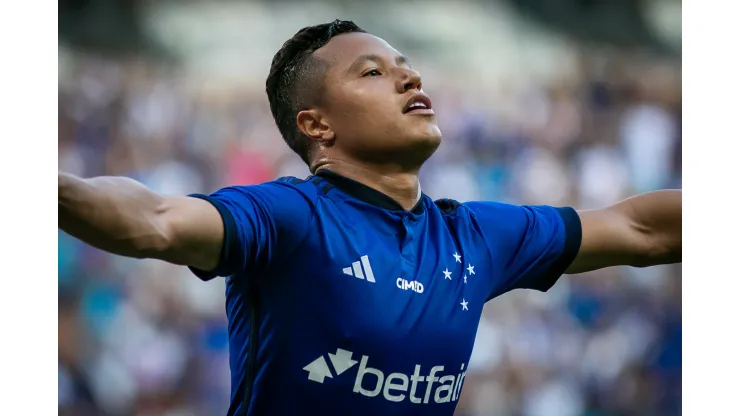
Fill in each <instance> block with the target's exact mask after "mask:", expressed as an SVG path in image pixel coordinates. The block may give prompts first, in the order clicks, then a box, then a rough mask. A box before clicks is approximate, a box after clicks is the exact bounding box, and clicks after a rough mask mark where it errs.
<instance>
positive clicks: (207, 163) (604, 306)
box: [58, 0, 681, 416]
mask: <svg viewBox="0 0 740 416" xmlns="http://www.w3.org/2000/svg"><path fill="white" fill-rule="evenodd" d="M335 18H343V19H351V20H354V21H356V22H357V23H358V24H359V25H360V26H362V27H363V28H365V29H366V30H369V31H370V32H372V33H374V34H377V35H379V36H381V37H383V38H385V39H387V40H388V41H389V42H390V43H391V44H393V45H394V46H395V47H396V48H398V49H399V50H401V51H402V52H403V53H405V54H406V55H408V56H410V58H411V59H412V61H413V62H414V66H415V67H416V68H417V69H419V70H420V72H421V73H422V76H423V78H424V85H425V90H426V91H427V92H428V93H429V94H430V95H431V96H432V98H433V99H434V103H435V109H436V110H437V114H438V115H439V123H440V127H441V129H442V131H443V133H444V137H445V140H444V143H443V145H442V147H441V148H440V150H439V152H438V153H437V154H436V155H435V156H434V157H433V158H432V160H430V161H429V163H428V164H427V165H426V167H425V168H424V170H423V177H422V180H423V189H424V191H425V192H426V193H427V194H429V195H430V196H432V197H433V198H436V197H451V198H456V199H458V200H461V201H465V200H475V199H489V200H500V201H505V202H512V203H528V204H540V203H542V204H551V205H573V206H575V207H576V208H579V209H580V208H590V207H596V206H600V205H604V204H609V203H612V202H614V201H616V200H618V199H620V198H622V197H625V196H627V195H630V194H632V193H635V192H644V191H649V190H653V189H658V188H663V187H681V63H680V49H681V2H680V1H673V0H655V1H642V2H641V1H638V0H620V1H619V2H613V1H599V0H559V1H557V2H548V1H545V0H511V1H504V0H498V1H479V2H475V1H458V2H453V1H440V0H437V1H424V2H422V1H412V2H393V1H381V0H376V1H373V2H342V1H336V0H335V1H331V0H324V1H315V0H313V1H304V2H289V1H270V2H266V1H265V2H258V1H242V2H238V1H133V0H128V1H106V2H95V1H92V0H64V1H62V0H60V2H59V142H58V144H59V168H60V169H62V170H65V171H69V172H73V173H76V174H79V175H84V176H93V175H103V174H106V175H126V176H130V177H133V178H136V179H138V180H140V181H142V182H143V183H145V184H146V185H148V186H150V187H152V188H153V189H155V190H158V191H161V192H165V193H173V194H185V193H191V192H211V191H213V190H215V189H217V188H219V187H221V186H225V185H229V184H249V183H258V182H262V181H268V180H271V179H273V178H276V177H279V176H284V175H294V176H299V177H302V176H306V175H308V171H307V169H306V168H305V167H304V166H302V163H301V162H300V160H299V159H298V157H297V156H294V155H293V154H291V153H290V151H289V150H288V148H287V147H286V146H285V144H284V143H283V141H282V139H281V138H280V136H279V134H278V131H277V129H276V128H275V126H274V124H273V121H272V118H271V116H270V112H269V107H268V105H267V99H266V96H265V94H264V80H265V77H266V76H267V71H268V69H269V64H270V60H271V58H272V55H273V54H274V53H275V52H276V51H277V50H278V48H279V47H280V45H281V44H282V42H284V41H285V40H286V39H287V38H289V37H290V36H292V35H293V34H294V33H295V32H296V31H297V30H298V29H299V28H301V27H303V26H306V25H310V24H316V23H319V22H326V21H330V20H333V19H335ZM223 290H224V288H223V282H222V281H219V280H216V281H212V282H209V283H202V282H200V281H199V280H198V279H196V278H194V277H193V276H191V275H190V274H189V272H188V271H187V270H186V269H185V268H181V267H175V266H170V265H167V264H164V263H161V262H157V261H137V260H130V259H124V258H120V257H114V256H111V255H107V254H105V253H102V252H100V251H97V250H95V249H92V248H90V247H87V246H84V245H82V244H80V243H79V242H77V241H75V240H73V239H71V238H70V237H68V236H66V235H64V234H62V233H60V234H59V410H60V414H66V415H98V414H100V415H108V414H110V415H137V416H144V415H167V416H185V415H216V414H224V413H225V409H226V408H227V406H228V395H229V376H228V362H227V348H226V340H227V338H226V327H225V320H224V305H223ZM469 368H470V369H469V371H468V375H467V380H466V384H465V388H464V391H463V394H462V397H461V399H460V401H459V405H458V412H457V414H458V415H468V416H474V415H476V416H477V415H501V416H507V415H511V416H519V415H521V416H571V415H572V416H612V415H615V416H616V415H678V414H680V399H681V267H680V266H670V267H656V268H651V269H630V268H613V269H607V270H603V271H599V272H594V273H588V274H584V275H579V276H568V277H565V278H563V279H561V280H560V282H559V283H558V284H557V285H556V286H555V287H554V288H553V289H552V290H551V292H549V293H548V294H540V293H534V292H519V293H510V294H507V295H505V296H503V297H502V298H499V299H496V300H494V301H492V302H490V303H489V304H488V306H487V307H486V309H485V312H484V316H483V318H482V321H481V324H480V329H479V333H478V337H477V340H476V348H475V351H474V354H473V357H472V359H471V362H470V367H469Z"/></svg>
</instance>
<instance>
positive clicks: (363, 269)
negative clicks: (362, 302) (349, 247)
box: [342, 256, 375, 283]
mask: <svg viewBox="0 0 740 416" xmlns="http://www.w3.org/2000/svg"><path fill="white" fill-rule="evenodd" d="M342 272H343V273H344V274H346V275H349V276H354V277H356V278H358V279H367V281H368V282H372V283H375V275H374V274H373V268H372V267H370V259H368V257H367V256H362V257H360V261H356V262H354V263H352V266H351V267H345V268H344V269H342Z"/></svg>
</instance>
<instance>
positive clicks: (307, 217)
mask: <svg viewBox="0 0 740 416" xmlns="http://www.w3.org/2000/svg"><path fill="white" fill-rule="evenodd" d="M190 196H191V197H194V198H200V199H204V200H206V201H208V202H210V203H211V204H213V206H214V207H216V209H217V210H218V212H219V213H220V214H221V218H222V220H223V225H224V242H223V247H222V248H221V255H220V259H219V263H218V266H217V267H216V269H215V270H213V271H211V272H206V271H203V270H198V269H196V268H193V267H191V268H190V270H191V271H192V272H193V273H194V274H195V275H196V276H198V277H199V278H200V279H202V280H211V279H213V278H214V277H219V276H221V277H226V276H235V275H243V274H247V273H248V272H249V271H251V270H254V269H255V268H257V267H262V266H266V265H269V264H271V263H272V262H274V261H275V260H276V257H277V256H278V255H288V254H289V253H291V252H292V251H293V250H294V249H295V248H296V247H297V246H298V244H299V243H300V241H301V240H302V239H303V237H304V236H305V233H306V232H307V230H308V227H309V224H310V223H311V219H312V217H313V210H312V208H311V207H312V205H311V204H310V201H309V200H308V198H307V197H306V195H304V194H303V193H301V192H299V191H298V190H297V189H295V188H293V187H291V186H290V185H288V184H286V183H281V182H268V183H265V184H261V185H250V186H233V187H228V188H223V189H220V190H218V191H216V192H215V193H213V194H211V195H201V194H193V195H190Z"/></svg>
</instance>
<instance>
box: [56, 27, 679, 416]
mask: <svg viewBox="0 0 740 416" xmlns="http://www.w3.org/2000/svg"><path fill="white" fill-rule="evenodd" d="M267 95H268V98H269V100H270V106H271V109H272V113H273V116H274V118H275V121H276V123H277V126H278V128H279V129H280V132H281V133H282V135H283V137H284V138H285V141H286V142H287V144H288V145H289V146H290V147H291V149H293V150H294V151H295V152H296V153H298V154H299V155H300V156H301V157H302V158H303V160H304V161H305V162H306V163H307V164H308V165H309V166H310V168H311V171H312V172H313V173H314V175H313V176H310V177H308V178H306V179H297V178H282V179H279V180H276V181H274V182H269V183H264V184H261V185H254V186H234V187H228V188H225V189H221V190H219V191H217V192H215V193H214V194H212V195H191V196H187V197H173V196H163V195H158V194H156V193H154V192H151V191H150V190H148V189H146V188H145V187H144V186H142V185H141V184H139V183H137V182H135V181H132V180H130V179H125V178H111V177H100V178H92V179H81V178H77V177H73V176H70V175H67V174H63V173H60V174H59V227H60V228H61V229H62V230H64V231H66V232H68V233H69V234H71V235H73V236H75V237H77V238H79V239H81V240H83V241H85V242H87V243H89V244H92V245H94V246H96V247H99V248H101V249H103V250H107V251H109V252H111V253H115V254H119V255H123V256H130V257H137V258H154V259H161V260H164V261H167V262H170V263H174V264H180V265H186V266H189V267H190V268H191V269H192V270H193V272H194V273H195V274H196V275H197V276H198V277H200V278H201V279H203V280H209V279H212V278H214V277H217V276H223V277H226V305H227V315H228V320H229V343H230V353H231V361H230V364H231V371H232V376H231V377H232V378H231V383H232V394H231V406H230V408H229V413H228V414H229V415H267V414H269V415H273V414H274V415H304V414H305V415H389V414H400V415H412V414H420V415H452V414H453V412H454V409H455V405H456V403H457V400H458V397H459V394H460V391H461V389H462V386H463V383H464V380H465V374H466V366H467V363H468V360H469V358H470V354H471V352H472V349H473V342H474V340H475V335H476V330H477V326H478V322H479V319H480V316H481V311H482V308H483V306H484V304H485V303H486V302H487V301H488V300H491V299H493V298H495V297H496V296H500V295H502V294H504V293H506V292H508V291H511V290H514V289H519V288H522V289H525V288H526V289H536V290H541V291H546V290H548V289H549V288H550V287H552V285H553V284H555V282H556V281H557V279H558V278H559V277H560V276H561V275H562V274H563V273H578V272H584V271H588V270H594V269H598V268H602V267H609V266H616V265H631V266H638V267H644V266H650V265H656V264H665V263H674V262H680V261H681V191H660V192H653V193H649V194H643V195H638V196H635V197H632V198H630V199H627V200H625V201H622V202H620V203H618V204H616V205H613V206H611V207H608V208H604V209H599V210H592V211H584V212H576V211H575V210H573V209H571V208H553V207H547V206H536V207H535V206H513V205H507V204H502V203H495V202H470V203H463V204H461V203H458V202H456V201H452V200H447V199H443V200H439V201H432V200H431V199H430V198H429V197H427V196H426V195H424V194H423V193H421V190H420V186H419V169H420V167H421V165H422V164H423V163H424V161H426V160H427V159H428V158H429V157H430V156H431V155H432V154H433V153H434V151H435V150H436V149H437V147H438V145H439V143H440V140H441V133H440V130H439V128H438V127H437V124H436V121H435V115H434V107H433V104H432V101H431V100H430V98H429V97H428V96H427V95H426V94H425V93H424V92H423V90H422V83H421V77H420V75H419V73H417V72H416V71H415V70H413V69H412V67H411V65H410V63H409V61H408V59H406V58H405V57H404V56H403V55H401V54H399V53H398V52H397V51H396V50H395V49H393V48H392V47H391V46H390V45H388V43H386V42H385V41H383V40H382V39H379V38H377V37H375V36H372V35H370V34H367V33H365V32H364V31H363V30H362V29H360V28H359V27H357V26H356V25H355V24H353V23H352V22H347V21H334V22H332V23H329V24H322V25H317V26H313V27H307V28H304V29H302V30H301V31H299V32H298V33H297V34H296V35H295V36H294V37H293V38H291V39H290V40H288V41H287V42H286V43H285V44H284V45H283V47H282V48H281V49H280V51H279V52H278V53H277V54H276V55H275V58H274V59H273V62H272V68H271V70H270V75H269V77H268V79H267Z"/></svg>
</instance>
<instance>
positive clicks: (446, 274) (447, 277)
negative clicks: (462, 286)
mask: <svg viewBox="0 0 740 416" xmlns="http://www.w3.org/2000/svg"><path fill="white" fill-rule="evenodd" d="M442 273H444V274H445V279H450V280H452V278H451V277H450V276H451V275H452V272H451V271H449V270H447V269H445V271H443V272H442Z"/></svg>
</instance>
